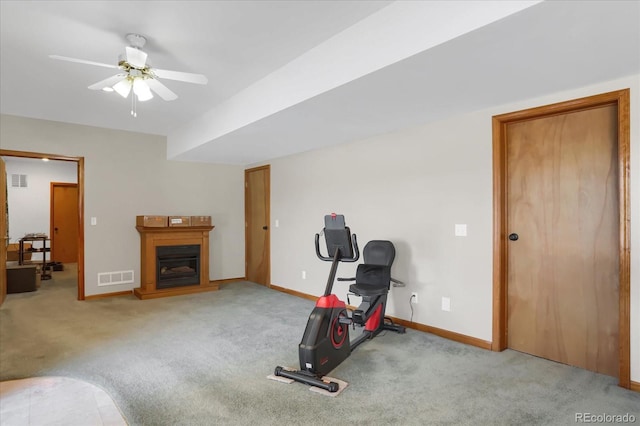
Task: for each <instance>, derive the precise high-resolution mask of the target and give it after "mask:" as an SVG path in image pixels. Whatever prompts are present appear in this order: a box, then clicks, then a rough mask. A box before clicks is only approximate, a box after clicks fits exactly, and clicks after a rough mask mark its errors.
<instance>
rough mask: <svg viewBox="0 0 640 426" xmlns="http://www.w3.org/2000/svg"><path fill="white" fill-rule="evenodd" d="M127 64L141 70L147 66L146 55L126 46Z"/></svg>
mask: <svg viewBox="0 0 640 426" xmlns="http://www.w3.org/2000/svg"><path fill="white" fill-rule="evenodd" d="M127 62H128V63H129V65H132V66H133V67H135V68H139V69H142V68H144V67H145V65H146V64H147V54H146V53H145V52H143V51H142V50H140V49H136V48H135V47H130V46H127Z"/></svg>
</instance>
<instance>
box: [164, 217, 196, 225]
mask: <svg viewBox="0 0 640 426" xmlns="http://www.w3.org/2000/svg"><path fill="white" fill-rule="evenodd" d="M169 226H170V227H174V226H191V216H169Z"/></svg>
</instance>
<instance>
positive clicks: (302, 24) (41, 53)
mask: <svg viewBox="0 0 640 426" xmlns="http://www.w3.org/2000/svg"><path fill="white" fill-rule="evenodd" d="M404 3H406V5H404ZM515 3H517V2H488V1H485V2H482V5H483V6H485V7H486V9H487V10H493V9H496V10H497V8H498V7H504V6H500V4H501V5H505V4H510V5H513V4H515ZM520 3H522V4H523V6H522V7H520V9H522V10H515V9H514V10H512V11H508V12H505V13H504V16H505V17H503V18H500V16H499V15H493V17H489V16H488V15H489V14H488V15H487V18H486V22H485V24H483V25H476V27H475V28H472V29H469V30H464V28H465V27H464V25H463V24H464V23H465V22H466V21H465V19H467V20H468V17H465V16H464V13H460V14H459V15H457V16H459V18H457V17H456V16H452V15H451V10H449V12H447V13H448V14H447V13H444V12H443V11H444V9H445V8H444V6H443V5H444V3H443V2H436V1H430V2H427V1H425V2H392V1H364V0H356V1H288V0H285V1H270V0H265V1H259V0H258V1H178V2H173V1H128V2H121V1H33V2H25V1H4V0H3V1H2V2H0V19H1V21H0V30H1V37H0V48H1V52H0V66H1V68H0V88H1V92H0V112H1V113H2V114H10V115H18V116H25V117H32V118H41V119H47V120H54V121H61V122H68V123H77V124H85V125H90V126H97V127H105V128H112V129H121V130H128V131H135V132H142V133H151V134H158V135H164V136H168V140H169V145H170V147H169V151H172V152H171V153H170V155H169V157H170V158H175V159H180V160H189V161H206V162H212V163H234V164H251V163H254V162H259V161H264V160H268V159H272V158H276V157H280V156H284V155H289V154H293V153H296V152H301V151H306V150H310V149H316V148H319V147H322V146H326V145H330V144H336V143H343V142H348V141H352V140H356V139H361V138H365V137H369V136H372V135H375V134H379V133H384V132H390V131H394V130H396V129H399V128H403V127H406V126H411V125H416V124H420V123H425V122H429V121H433V120H437V119H440V118H443V117H445V116H448V115H452V114H459V113H463V112H468V111H473V110H478V109H481V108H486V107H490V106H492V105H500V104H503V103H506V102H511V101H516V100H519V99H526V98H531V97H535V96H540V95H543V94H547V93H553V92H555V91H559V90H564V89H570V88H574V87H580V86H584V85H588V84H591V83H596V82H599V81H604V80H608V79H613V78H617V77H622V76H626V75H631V74H637V73H640V2H638V1H574V0H571V1H545V2H542V3H538V4H537V2H536V1H529V2H520ZM417 4H418V5H420V6H421V9H420V10H421V11H422V12H421V13H424V22H425V23H433V22H439V23H440V24H441V25H433V24H429V25H426V24H425V25H424V26H423V28H421V32H422V33H421V34H420V35H421V36H423V35H424V40H427V39H428V36H429V34H431V37H432V39H433V40H436V39H437V37H436V35H437V34H436V32H437V31H440V33H439V34H443V31H444V32H446V31H445V30H447V29H456V30H457V29H461V30H460V31H458V32H455V31H450V32H449V35H448V36H447V37H445V38H442V37H441V38H440V39H437V40H438V42H437V43H431V45H429V44H428V43H426V42H425V43H424V46H423V48H420V49H423V50H420V49H418V50H416V51H415V52H408V53H407V54H406V55H405V57H401V56H397V57H395V59H389V60H387V62H386V63H384V64H382V65H380V64H378V66H376V67H373V66H371V69H370V70H368V71H366V72H360V74H359V75H354V76H352V77H350V78H349V79H348V81H344V82H342V83H340V84H337V83H336V84H334V85H326V87H325V88H324V89H322V90H319V91H318V92H314V93H312V94H310V95H309V96H307V97H306V98H303V99H302V98H301V99H299V100H297V101H295V102H293V101H292V102H290V103H288V104H287V103H283V104H282V105H281V106H280V107H279V108H276V109H274V110H273V111H270V112H269V113H268V114H262V115H256V116H255V117H250V114H249V113H248V112H249V111H252V109H253V108H254V107H255V105H253V104H252V102H253V103H255V102H254V101H252V99H251V98H250V97H248V96H247V93H248V90H249V89H252V88H254V89H255V88H257V87H260V84H261V83H262V85H263V86H264V85H265V84H267V82H269V78H273V77H274V76H277V75H278V73H281V74H282V72H283V70H287V69H288V70H289V71H291V68H292V64H298V63H302V62H301V58H303V59H304V58H307V57H309V56H310V55H309V52H318V51H320V50H321V49H322V48H323V47H324V48H325V50H326V48H327V47H328V46H331V44H330V43H331V42H332V40H333V42H334V43H335V42H336V40H340V38H339V37H341V36H343V37H344V36H345V35H346V34H351V36H352V38H351V39H354V37H353V36H354V35H355V36H359V38H357V37H356V39H358V40H359V42H360V43H363V46H364V45H366V43H367V40H378V41H375V42H371V43H370V45H369V46H367V49H362V52H363V53H362V54H363V55H364V54H365V53H367V54H368V55H372V52H373V54H374V55H375V54H376V50H375V49H376V48H377V47H378V46H380V51H379V54H380V57H382V56H383V55H387V56H385V57H389V58H392V57H393V55H390V56H389V55H388V53H389V52H388V51H387V52H385V51H383V49H384V48H385V46H383V44H384V43H381V42H380V41H379V40H382V41H388V40H395V39H398V40H401V39H402V38H401V36H402V34H401V33H402V31H403V28H402V26H401V25H396V26H394V25H393V20H394V19H396V18H395V17H398V16H399V14H398V13H399V12H398V11H399V10H400V11H401V10H402V9H401V8H400V6H406V7H414V8H415V7H416V5H417ZM451 4H456V5H457V7H459V8H461V9H460V10H462V12H464V10H465V8H467V9H468V8H469V7H471V6H473V5H478V4H479V2H477V1H474V2H468V3H460V2H458V3H452V2H448V5H451ZM450 9H451V8H450ZM405 10H409V9H406V8H405ZM476 15H477V14H476ZM440 17H441V19H440V20H439V21H438V19H439V18H440ZM421 18H422V17H421V16H418V17H417V19H421ZM367 22H370V23H374V22H375V23H379V22H382V23H383V24H382V25H378V26H376V27H375V28H380V33H376V34H373V31H371V28H372V27H371V25H370V26H369V27H367V25H366V24H367ZM436 27H439V28H436ZM367 28H369V29H368V31H369V33H366V31H367ZM358 29H359V31H361V34H357V33H356V30H358ZM131 32H135V33H140V34H142V35H144V36H145V37H147V39H148V41H147V44H146V46H145V48H144V50H145V51H146V52H147V53H148V54H149V59H148V62H149V63H151V65H152V66H155V67H158V68H163V69H170V70H176V71H186V72H194V73H202V74H205V75H206V76H207V77H208V79H209V83H208V84H207V85H206V86H200V85H193V84H187V83H181V82H175V81H168V80H165V81H163V83H164V84H165V85H167V86H168V87H169V88H170V89H171V90H173V91H174V92H176V93H177V94H178V96H179V98H178V99H177V100H175V101H172V102H165V101H162V100H160V99H159V98H158V97H156V98H154V99H153V100H151V101H148V102H145V103H139V104H138V117H137V118H132V117H131V116H130V114H129V111H130V100H128V99H122V98H121V97H119V96H118V95H117V94H115V93H104V92H100V91H91V90H88V89H87V86H89V85H90V84H92V83H95V82H97V81H99V80H102V79H104V78H106V77H109V76H110V75H113V74H114V70H111V69H107V68H101V67H94V66H89V65H83V64H75V63H69V62H63V61H55V60H52V59H50V58H49V55H51V54H56V55H61V56H69V57H75V58H81V59H87V60H92V61H96V62H103V63H114V64H115V63H116V62H117V58H118V55H120V54H121V53H123V51H124V47H125V46H126V44H127V43H126V40H125V38H124V36H125V34H127V33H131ZM419 41H420V40H419ZM405 44H409V43H405ZM418 47H419V45H418ZM393 48H394V46H393V44H391V43H389V44H388V45H386V49H387V50H392V49H393ZM396 50H398V49H397V48H396ZM365 51H366V52H365ZM305 55H306V56H305ZM357 56H358V51H355V53H353V52H352V53H351V57H350V58H348V60H349V61H352V62H354V63H357V62H358V60H359V58H358V57H357ZM325 57H326V58H329V59H327V60H326V63H325V64H322V63H318V62H316V63H315V64H314V66H315V69H316V70H317V69H321V70H323V71H324V70H325V69H326V74H327V75H328V74H330V72H332V70H335V69H336V68H339V67H340V66H341V63H340V62H337V63H336V61H337V60H336V61H333V60H331V57H330V56H328V57H327V56H325ZM365 59H366V58H365V57H364V56H363V58H362V60H363V61H364V60H365ZM346 62H348V61H345V63H346ZM287 67H288V68H287ZM294 71H295V69H294ZM283 75H284V74H283ZM327 78H328V77H327ZM316 80H317V79H316ZM285 83H286V80H285V81H284V82H282V81H281V82H280V86H278V87H275V89H278V90H280V91H281V92H284V90H283V89H284V86H283V84H285ZM318 83H319V82H318V81H315V80H314V81H309V85H313V84H316V85H317V84H318ZM272 89H273V88H272ZM254 92H255V93H259V92H256V91H255V90H254ZM273 93H279V92H273ZM262 101H264V102H270V101H273V102H275V101H276V99H273V100H271V99H267V100H266V101H265V100H262ZM278 101H282V100H281V99H279V100H278ZM230 111H233V112H234V113H235V114H236V115H238V114H241V113H242V112H243V111H247V119H246V120H244V121H242V120H240V121H241V122H239V123H240V124H238V125H235V126H231V127H228V128H227V129H226V130H225V131H217V130H216V129H213V128H212V127H211V125H209V124H208V121H211V120H212V121H216V120H217V121H222V122H223V124H225V123H224V121H225V120H224V119H226V117H230V118H234V119H235V118H237V117H235V116H232V115H230ZM210 119H211V120H210ZM208 126H209V127H208Z"/></svg>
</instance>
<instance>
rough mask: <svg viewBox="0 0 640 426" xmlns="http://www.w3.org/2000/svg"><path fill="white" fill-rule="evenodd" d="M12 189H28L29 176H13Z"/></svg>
mask: <svg viewBox="0 0 640 426" xmlns="http://www.w3.org/2000/svg"><path fill="white" fill-rule="evenodd" d="M11 187H12V188H26V187H27V175H18V174H12V175H11Z"/></svg>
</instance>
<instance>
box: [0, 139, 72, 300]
mask: <svg viewBox="0 0 640 426" xmlns="http://www.w3.org/2000/svg"><path fill="white" fill-rule="evenodd" d="M0 156H1V157H16V158H32V159H43V158H46V159H48V160H51V161H69V162H73V163H75V164H76V166H77V167H76V168H77V190H78V196H77V212H78V224H77V227H78V229H77V241H78V245H77V255H76V264H77V281H78V289H77V300H85V292H84V290H85V287H84V157H72V156H66V155H60V154H49V153H40V152H28V151H13V150H6V149H0Z"/></svg>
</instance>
